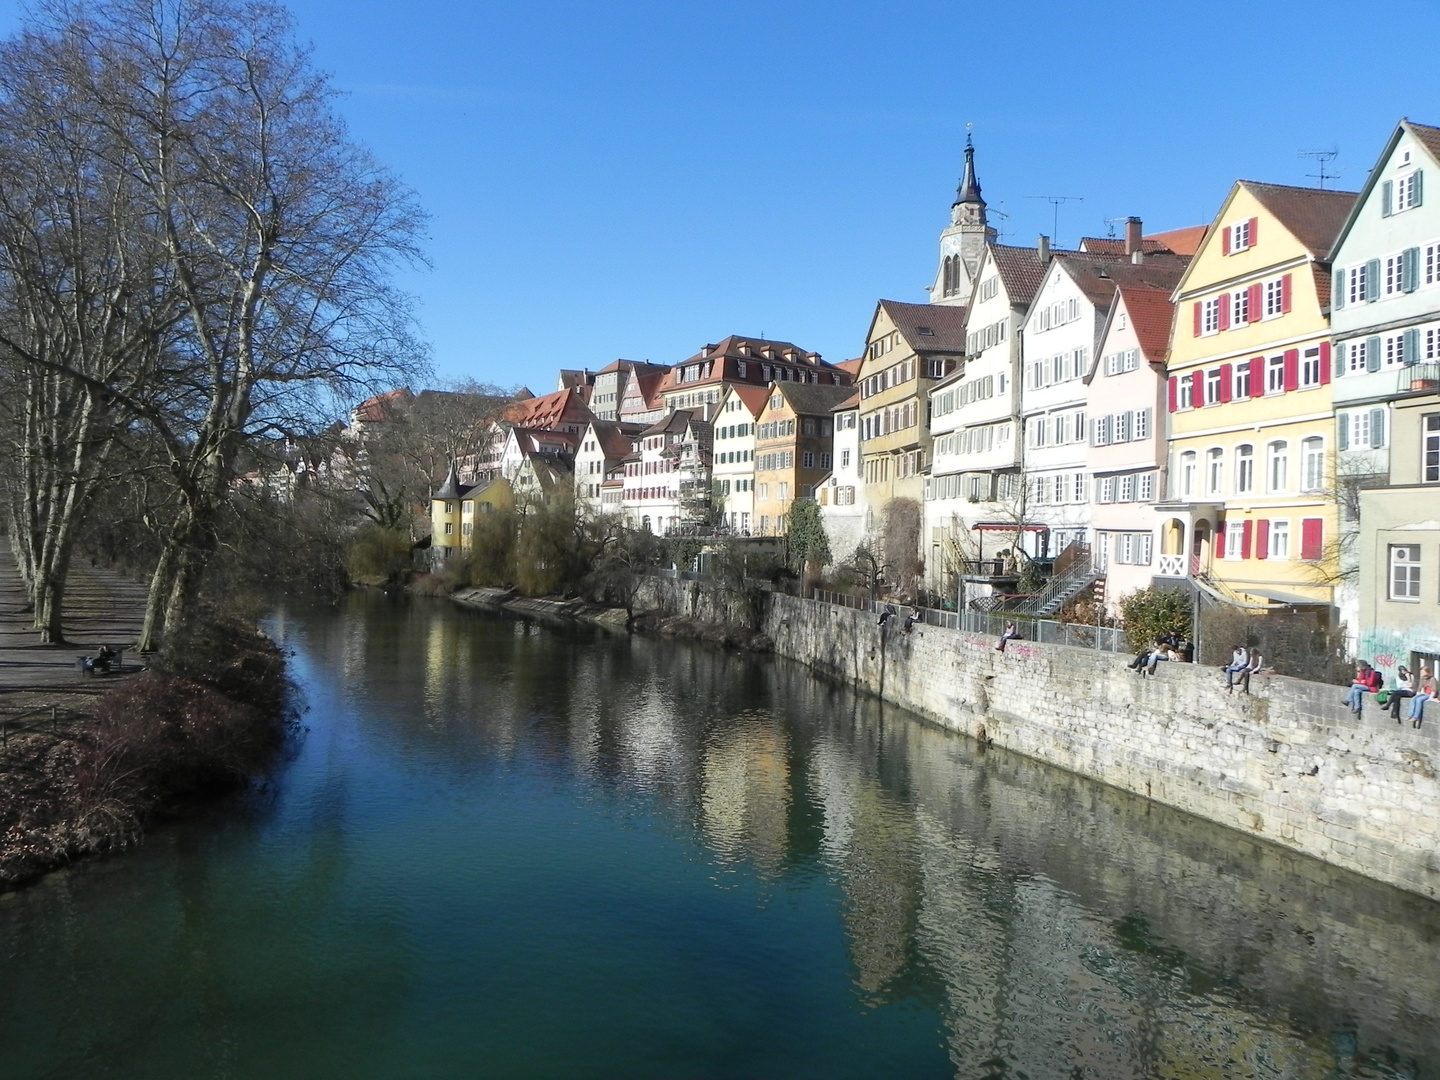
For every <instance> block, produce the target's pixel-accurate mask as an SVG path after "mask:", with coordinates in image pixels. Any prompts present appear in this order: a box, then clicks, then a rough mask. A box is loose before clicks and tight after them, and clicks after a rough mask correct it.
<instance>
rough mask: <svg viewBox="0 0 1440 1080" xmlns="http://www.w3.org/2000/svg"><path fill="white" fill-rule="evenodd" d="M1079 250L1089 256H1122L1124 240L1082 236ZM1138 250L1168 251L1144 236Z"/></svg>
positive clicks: (1163, 246) (1157, 241)
mask: <svg viewBox="0 0 1440 1080" xmlns="http://www.w3.org/2000/svg"><path fill="white" fill-rule="evenodd" d="M1080 250H1081V251H1082V252H1085V253H1086V254H1089V255H1124V254H1125V238H1124V237H1117V236H1082V237H1081V238H1080ZM1140 250H1141V251H1144V252H1147V253H1158V252H1162V251H1167V252H1168V251H1169V250H1170V249H1169V248H1167V247H1166V246H1165V245H1164V244H1162V243H1161V242H1160V241H1159V240H1156V239H1155V238H1154V237H1153V236H1144V237H1141V239H1140Z"/></svg>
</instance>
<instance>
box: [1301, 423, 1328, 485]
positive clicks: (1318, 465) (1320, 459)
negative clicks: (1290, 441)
mask: <svg viewBox="0 0 1440 1080" xmlns="http://www.w3.org/2000/svg"><path fill="white" fill-rule="evenodd" d="M1300 490H1301V491H1324V490H1325V440H1324V439H1323V438H1321V437H1320V436H1319V435H1309V436H1307V437H1305V438H1304V439H1302V440H1301V441H1300Z"/></svg>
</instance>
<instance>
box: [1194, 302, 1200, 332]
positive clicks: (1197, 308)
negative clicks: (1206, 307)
mask: <svg viewBox="0 0 1440 1080" xmlns="http://www.w3.org/2000/svg"><path fill="white" fill-rule="evenodd" d="M1195 336H1196V337H1199V336H1200V301H1199V300H1196V301H1195Z"/></svg>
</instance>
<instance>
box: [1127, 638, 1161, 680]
mask: <svg viewBox="0 0 1440 1080" xmlns="http://www.w3.org/2000/svg"><path fill="white" fill-rule="evenodd" d="M1163 648H1165V635H1164V634H1161V635H1160V636H1159V637H1157V638H1156V639H1155V644H1154V645H1152V646H1150V647H1149V648H1145V649H1141V650H1140V651H1139V652H1138V653H1136V654H1135V659H1134V660H1132V661H1130V670H1131V671H1138V672H1140V673H1141V674H1142V675H1143V674H1144V673H1145V669H1146V668H1147V667H1148V666H1149V664H1150V657H1152V656H1154V655H1155V650H1157V649H1163Z"/></svg>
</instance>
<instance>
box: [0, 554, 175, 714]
mask: <svg viewBox="0 0 1440 1080" xmlns="http://www.w3.org/2000/svg"><path fill="white" fill-rule="evenodd" d="M146 590H147V586H146V585H145V584H142V583H139V582H134V581H131V580H129V579H128V578H125V577H123V576H121V575H120V574H117V573H115V572H114V571H113V570H105V569H99V568H95V567H91V566H90V564H89V561H88V560H86V559H77V560H76V562H75V565H74V566H73V567H72V568H71V570H70V581H69V588H68V589H67V590H66V593H65V606H64V608H63V612H62V619H63V625H64V628H65V640H66V641H67V642H68V644H66V645H42V644H41V643H40V635H39V633H37V632H36V630H35V629H34V627H33V626H31V624H30V619H31V615H30V613H29V612H28V611H26V610H25V606H26V604H27V603H28V602H29V601H28V598H27V597H26V594H25V585H24V583H23V582H22V581H21V580H20V571H19V570H18V569H17V567H16V565H15V556H14V553H13V552H11V550H10V543H9V540H8V538H6V537H0V711H5V712H9V711H11V710H12V709H13V708H14V707H16V706H20V705H22V703H23V704H26V705H28V704H31V703H32V702H33V699H34V697H35V695H34V694H33V693H31V692H32V691H50V692H52V693H53V692H56V691H59V692H62V693H63V694H64V695H65V696H67V697H68V696H69V695H70V694H72V693H74V694H82V695H91V694H95V693H99V692H100V691H101V690H103V689H104V688H105V687H106V685H107V684H109V682H110V679H109V678H108V677H100V678H96V677H93V676H88V675H82V674H81V673H80V672H78V671H76V670H75V657H76V656H79V655H81V654H82V653H83V654H85V655H89V656H93V655H95V652H96V650H97V649H99V648H100V646H101V644H102V643H103V644H106V645H109V646H110V647H111V648H117V649H118V648H124V649H126V650H129V649H131V648H132V647H133V646H134V644H135V642H136V641H137V640H138V639H139V637H140V626H141V623H142V622H143V621H144V618H145V594H146ZM136 659H137V658H135V657H132V655H131V654H130V653H129V652H128V651H127V653H126V655H125V667H126V669H127V670H133V669H134V667H135V663H136ZM22 699H24V700H23V702H22ZM77 704H78V703H77Z"/></svg>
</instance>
